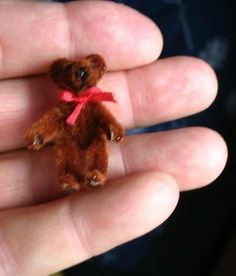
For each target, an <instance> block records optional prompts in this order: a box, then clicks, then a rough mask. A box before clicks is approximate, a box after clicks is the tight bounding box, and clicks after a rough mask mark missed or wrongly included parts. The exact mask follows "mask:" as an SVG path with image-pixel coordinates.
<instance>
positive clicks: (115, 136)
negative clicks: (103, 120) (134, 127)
mask: <svg viewBox="0 0 236 276" xmlns="http://www.w3.org/2000/svg"><path fill="white" fill-rule="evenodd" d="M123 136H124V131H123V129H122V128H120V127H114V126H111V127H110V129H109V135H108V139H109V140H110V141H111V142H119V141H121V140H122V138H123Z"/></svg>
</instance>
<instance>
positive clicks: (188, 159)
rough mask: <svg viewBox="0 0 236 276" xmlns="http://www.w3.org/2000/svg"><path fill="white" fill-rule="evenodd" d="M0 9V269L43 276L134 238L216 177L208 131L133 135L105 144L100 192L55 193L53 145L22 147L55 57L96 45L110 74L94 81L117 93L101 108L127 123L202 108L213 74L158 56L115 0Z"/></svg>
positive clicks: (48, 92)
mask: <svg viewBox="0 0 236 276" xmlns="http://www.w3.org/2000/svg"><path fill="white" fill-rule="evenodd" d="M0 7H1V9H0V28H1V32H0V33H1V35H0V42H1V45H0V46H1V48H0V49H1V51H0V53H1V57H0V78H1V79H2V81H1V82H0V105H1V107H0V150H1V155H0V186H1V193H0V205H1V206H0V207H1V212H0V248H1V251H0V274H1V275H47V274H50V273H53V272H55V271H58V270H61V269H63V268H66V267H69V266H72V265H74V264H76V263H79V262H82V261H84V260H86V259H88V258H90V257H92V256H94V255H97V254H100V253H102V252H105V251H107V250H109V249H111V248H113V247H114V246H116V245H119V244H121V243H124V242H126V241H128V240H131V239H133V238H136V237H138V236H140V235H142V234H144V233H146V232H148V231H150V230H152V229H153V228H155V227H157V226H158V225H159V224H161V223H162V222H163V221H164V220H165V219H166V218H167V217H168V216H169V215H170V214H171V212H172V211H173V210H174V208H175V206H176V203H177V201H178V192H179V191H183V190H188V189H193V188H199V187H202V186H204V185H207V184H209V183H210V182H212V181H213V180H214V179H215V178H216V177H217V176H218V175H219V174H220V172H221V171H222V169H223V167H224V165H225V162H226V158H227V150H226V146H225V143H224V141H223V140H222V138H221V137H220V136H219V135H218V134H217V133H215V132H214V131H212V130H209V129H206V128H200V127H192V128H184V129H178V130H173V131H167V132H158V133H152V134H143V135H135V136H129V137H126V138H125V139H124V141H123V142H122V143H121V144H115V143H114V144H111V145H110V163H109V179H108V183H107V185H106V187H105V188H104V189H96V190H93V191H91V192H78V193H74V194H73V195H70V196H67V197H64V198H60V199H58V195H57V194H56V191H55V188H54V186H53V184H52V183H53V182H54V173H52V172H54V167H53V164H54V159H53V155H52V152H51V150H50V149H48V150H46V149H45V150H42V151H39V152H29V151H27V150H25V149H24V148H23V146H24V141H23V136H24V132H25V130H26V129H27V128H28V127H29V126H30V125H31V124H32V123H33V122H34V121H35V120H36V119H37V118H39V117H40V116H41V115H42V114H43V113H44V112H45V111H46V110H47V109H48V108H50V107H51V106H53V105H54V103H55V100H56V88H55V87H54V85H53V84H52V82H51V81H50V79H49V78H48V77H47V76H46V75H45V74H44V73H45V72H46V70H47V68H48V66H49V64H51V62H52V61H53V60H55V59H56V58H59V57H68V58H76V57H81V56H85V55H87V54H91V53H98V54H101V55H102V56H103V57H104V58H105V60H106V62H107V65H108V69H109V72H108V73H107V74H105V76H104V77H103V79H102V81H101V82H100V84H99V86H100V87H101V88H102V89H104V90H108V91H114V94H115V97H116V100H117V102H118V104H116V105H114V104H113V105H112V104H107V106H108V107H109V108H110V110H111V111H112V112H113V113H114V114H115V115H116V117H117V118H118V119H119V121H120V122H121V123H122V124H123V125H124V126H125V127H126V128H132V127H137V126H146V125H150V124H154V123H160V122H163V121H168V120H173V119H176V118H180V117H184V116H188V115H190V114H193V113H196V112H199V111H201V110H203V109H205V108H206V107H208V105H209V104H210V103H211V102H212V101H213V100H214V98H215V95H216V90H217V82H216V78H215V75H214V73H213V71H212V70H211V69H210V67H209V66H208V65H207V64H205V63H204V62H202V61H200V60H198V59H195V58H189V57H173V58H168V59H162V60H158V61H155V60H156V58H157V57H158V55H159V54H160V51H161V48H162V38H161V34H160V32H159V31H158V29H157V28H156V26H155V25H154V24H153V23H152V22H151V21H150V20H149V19H147V18H145V17H144V16H142V15H140V14H139V13H137V12H135V11H133V10H132V9H129V8H127V7H125V6H123V5H117V4H114V3H111V2H100V1H98V2H96V1H95V2H89V1H88V2H85V1H83V2H79V3H76V2H72V3H69V4H68V5H66V6H63V5H61V4H49V3H31V2H28V1H27V2H22V1H21V2H19V3H18V2H15V3H14V2H9V1H8V2H1V3H0ZM124 69H130V70H127V71H124ZM33 74H34V75H35V76H31V75H33ZM4 79H5V80H4ZM9 151H10V152H9Z"/></svg>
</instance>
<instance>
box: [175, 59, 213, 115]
mask: <svg viewBox="0 0 236 276" xmlns="http://www.w3.org/2000/svg"><path fill="white" fill-rule="evenodd" d="M180 58H182V57H180ZM183 62H185V63H186V64H185V65H184V64H183V66H186V68H187V67H189V68H190V67H191V70H188V71H186V79H187V80H189V81H190V83H191V86H190V87H192V93H194V94H195V95H192V99H193V101H194V100H195V102H196V105H199V103H198V99H201V110H204V109H206V108H207V107H209V106H210V105H211V104H212V102H213V101H214V100H215V98H216V95H217V90H218V82H217V77H216V74H215V72H214V70H213V68H212V67H211V66H210V65H209V64H208V63H207V62H206V61H204V60H202V59H199V58H195V57H183Z"/></svg>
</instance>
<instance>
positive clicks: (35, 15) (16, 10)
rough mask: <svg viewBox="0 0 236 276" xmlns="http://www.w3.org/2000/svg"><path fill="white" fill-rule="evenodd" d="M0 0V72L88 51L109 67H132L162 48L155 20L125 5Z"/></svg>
mask: <svg viewBox="0 0 236 276" xmlns="http://www.w3.org/2000/svg"><path fill="white" fill-rule="evenodd" d="M0 5H1V9H0V26H1V37H0V41H1V45H0V50H1V51H0V53H1V55H0V78H10V77H15V76H23V75H32V74H36V73H41V72H45V71H46V70H47V68H48V66H49V64H50V63H51V62H52V61H53V60H55V59H56V58H58V57H68V58H77V57H81V56H84V55H87V54H91V53H99V54H101V55H102V56H103V57H104V58H105V60H106V63H107V65H108V68H109V69H110V70H114V69H121V68H122V69H124V68H132V67H136V66H140V65H143V64H146V63H150V62H151V61H153V60H155V59H156V58H157V57H158V56H159V54H160V51H161V48H162V38H161V34H160V31H159V29H158V28H157V27H156V26H155V24H154V23H153V22H152V21H151V20H150V19H148V18H147V17H145V16H144V15H142V14H140V13H138V12H137V11H135V10H133V9H131V8H128V7H126V6H125V5H119V4H115V3H112V2H102V1H97V2H93V1H92V2H89V1H88V2H73V3H68V4H67V5H62V4H55V3H33V2H31V1H27V2H26V1H23V2H19V3H8V2H7V3H6V2H3V3H0ZM29 15H30V16H29ZM12 18H14V20H12Z"/></svg>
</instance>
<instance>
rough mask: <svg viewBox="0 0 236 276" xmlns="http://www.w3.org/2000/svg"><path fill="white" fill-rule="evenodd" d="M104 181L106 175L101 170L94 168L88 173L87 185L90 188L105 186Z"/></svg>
mask: <svg viewBox="0 0 236 276" xmlns="http://www.w3.org/2000/svg"><path fill="white" fill-rule="evenodd" d="M104 182H105V176H104V175H103V174H102V173H101V172H100V171H99V170H93V171H91V172H89V173H88V174H87V186H88V187H90V188H95V187H97V186H103V185H104Z"/></svg>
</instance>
